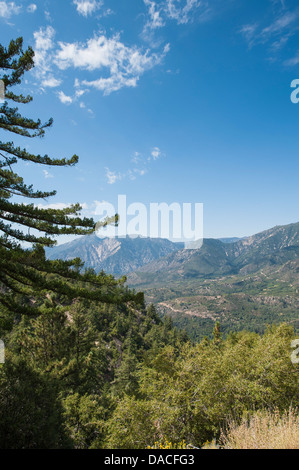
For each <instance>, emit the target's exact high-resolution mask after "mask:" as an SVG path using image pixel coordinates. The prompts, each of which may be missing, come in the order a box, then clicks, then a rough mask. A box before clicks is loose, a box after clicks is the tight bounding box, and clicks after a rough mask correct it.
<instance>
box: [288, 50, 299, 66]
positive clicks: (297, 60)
mask: <svg viewBox="0 0 299 470" xmlns="http://www.w3.org/2000/svg"><path fill="white" fill-rule="evenodd" d="M298 64H299V51H298V52H297V54H296V55H295V56H294V57H292V59H289V60H286V61H285V65H288V66H291V67H295V66H296V65H298Z"/></svg>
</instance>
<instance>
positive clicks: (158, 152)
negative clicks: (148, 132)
mask: <svg viewBox="0 0 299 470" xmlns="http://www.w3.org/2000/svg"><path fill="white" fill-rule="evenodd" d="M151 156H152V157H153V159H154V160H158V158H160V157H161V150H160V149H159V147H154V148H153V150H152V152H151Z"/></svg>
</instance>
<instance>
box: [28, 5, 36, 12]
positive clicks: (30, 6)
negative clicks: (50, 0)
mask: <svg viewBox="0 0 299 470" xmlns="http://www.w3.org/2000/svg"><path fill="white" fill-rule="evenodd" d="M36 10H37V5H36V4H35V3H31V4H30V5H28V7H27V11H28V13H34V12H35V11H36Z"/></svg>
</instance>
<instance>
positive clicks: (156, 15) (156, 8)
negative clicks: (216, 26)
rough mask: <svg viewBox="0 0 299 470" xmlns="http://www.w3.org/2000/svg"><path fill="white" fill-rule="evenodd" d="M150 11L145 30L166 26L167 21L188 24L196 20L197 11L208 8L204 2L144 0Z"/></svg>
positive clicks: (195, 0) (198, 0)
mask: <svg viewBox="0 0 299 470" xmlns="http://www.w3.org/2000/svg"><path fill="white" fill-rule="evenodd" d="M143 1H144V4H145V6H146V7H147V10H148V19H147V22H146V25H145V29H156V28H161V27H162V26H165V24H166V21H167V20H174V21H176V22H177V24H187V23H189V22H190V21H193V19H194V13H195V11H196V10H197V9H199V8H201V9H203V10H205V9H206V8H207V6H208V4H207V2H206V1H202V0H183V1H182V0H162V1H161V0H160V1H155V0H143Z"/></svg>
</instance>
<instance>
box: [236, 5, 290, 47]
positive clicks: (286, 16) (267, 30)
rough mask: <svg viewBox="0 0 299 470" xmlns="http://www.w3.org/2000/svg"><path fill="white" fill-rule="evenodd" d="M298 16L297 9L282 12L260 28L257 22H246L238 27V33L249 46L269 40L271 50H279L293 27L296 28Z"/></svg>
mask: <svg viewBox="0 0 299 470" xmlns="http://www.w3.org/2000/svg"><path fill="white" fill-rule="evenodd" d="M298 17H299V14H298V11H296V12H291V11H288V12H283V13H282V14H281V15H280V16H279V17H276V19H275V20H273V21H272V22H271V23H270V24H269V25H268V26H265V27H263V28H261V27H260V26H259V24H258V23H254V24H247V25H244V26H243V27H242V28H241V29H240V33H241V34H243V36H244V37H245V39H246V41H247V42H248V45H249V47H252V46H254V45H256V44H266V43H268V42H271V43H272V44H271V48H272V50H279V49H281V48H282V47H283V46H284V45H285V44H286V43H287V42H288V40H289V38H290V37H291V35H292V34H293V32H294V28H297V26H296V22H297V20H298Z"/></svg>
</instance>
